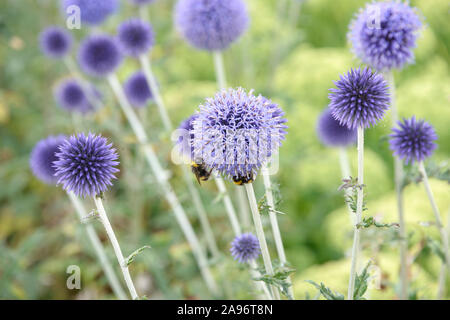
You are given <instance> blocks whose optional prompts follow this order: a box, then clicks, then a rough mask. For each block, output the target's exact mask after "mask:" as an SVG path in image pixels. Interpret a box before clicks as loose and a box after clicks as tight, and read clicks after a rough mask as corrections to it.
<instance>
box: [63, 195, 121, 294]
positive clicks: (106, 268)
mask: <svg viewBox="0 0 450 320" xmlns="http://www.w3.org/2000/svg"><path fill="white" fill-rule="evenodd" d="M67 195H68V197H69V199H70V201H71V202H72V205H73V206H74V208H75V211H76V212H77V214H78V218H79V219H80V221H81V223H83V221H82V220H83V218H84V217H86V215H87V213H86V209H85V208H84V206H83V203H82V202H81V201H80V199H78V197H77V196H76V195H75V194H73V193H72V192H67ZM84 227H85V229H86V233H87V235H88V238H89V241H90V242H91V244H92V247H93V248H94V251H95V254H96V255H97V258H98V260H99V261H100V265H101V266H102V269H103V272H105V275H106V278H107V279H108V282H109V284H110V285H111V289H112V290H113V292H114V294H115V295H116V296H117V297H118V298H119V299H120V300H127V299H128V298H127V295H126V294H125V292H124V291H123V289H122V286H121V284H120V282H119V279H118V278H117V276H116V273H115V272H114V269H113V268H112V266H111V264H110V263H109V260H108V256H107V255H106V252H105V248H104V247H103V245H102V243H101V242H100V239H99V238H98V236H97V232H96V231H95V229H94V227H93V226H92V225H91V224H87V225H85V226H84Z"/></svg>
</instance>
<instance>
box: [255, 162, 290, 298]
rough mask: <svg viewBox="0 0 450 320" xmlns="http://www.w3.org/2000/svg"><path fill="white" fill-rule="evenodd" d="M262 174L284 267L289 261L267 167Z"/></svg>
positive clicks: (276, 241) (271, 223)
mask: <svg viewBox="0 0 450 320" xmlns="http://www.w3.org/2000/svg"><path fill="white" fill-rule="evenodd" d="M261 173H262V176H263V180H264V188H265V190H266V199H267V204H268V205H269V220H270V225H271V226H272V233H273V237H274V239H275V246H276V248H277V253H278V258H279V259H280V263H281V265H283V266H284V265H286V262H287V259H286V254H285V252H284V246H283V240H282V238H281V233H280V227H279V226H278V219H277V215H276V213H275V203H274V201H273V193H272V185H271V181H270V175H269V170H268V168H267V166H264V167H263V168H262V172H261ZM287 281H288V283H289V284H290V286H289V294H290V295H291V297H292V298H293V299H294V291H293V289H292V281H291V277H288V278H287Z"/></svg>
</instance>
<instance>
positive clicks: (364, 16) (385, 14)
mask: <svg viewBox="0 0 450 320" xmlns="http://www.w3.org/2000/svg"><path fill="white" fill-rule="evenodd" d="M421 26H422V22H421V19H420V17H419V15H418V14H417V12H416V9H415V8H411V7H410V6H409V5H408V3H405V2H399V1H391V2H374V3H370V4H367V6H366V7H365V8H364V9H361V10H360V12H359V13H358V15H357V16H356V18H355V19H354V20H353V21H352V23H351V24H350V31H349V33H348V38H349V40H350V42H351V44H352V46H353V51H354V53H355V54H356V55H357V56H358V57H359V58H360V59H361V60H362V61H363V62H364V63H366V64H369V65H371V66H372V67H374V68H375V69H377V70H379V71H385V70H390V69H393V68H402V67H403V66H404V65H405V64H408V63H412V62H413V61H414V53H413V49H414V48H415V47H416V39H417V37H418V33H419V32H418V31H419V29H420V28H421Z"/></svg>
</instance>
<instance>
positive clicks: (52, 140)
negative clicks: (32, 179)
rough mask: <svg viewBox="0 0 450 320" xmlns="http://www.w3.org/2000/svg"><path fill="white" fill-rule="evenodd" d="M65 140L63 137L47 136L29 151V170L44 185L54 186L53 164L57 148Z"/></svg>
mask: <svg viewBox="0 0 450 320" xmlns="http://www.w3.org/2000/svg"><path fill="white" fill-rule="evenodd" d="M65 140H66V137H65V136H63V135H59V136H49V137H47V138H45V139H42V140H41V141H39V142H38V143H37V144H36V145H35V146H34V148H33V151H31V155H30V168H31V171H32V172H33V174H34V175H35V176H36V177H37V178H38V179H39V180H41V181H42V182H44V183H46V184H56V182H57V178H56V177H55V173H56V170H55V168H54V167H53V162H54V161H56V159H57V158H56V153H57V152H58V147H59V146H60V145H61V144H62V143H63V142H64V141H65Z"/></svg>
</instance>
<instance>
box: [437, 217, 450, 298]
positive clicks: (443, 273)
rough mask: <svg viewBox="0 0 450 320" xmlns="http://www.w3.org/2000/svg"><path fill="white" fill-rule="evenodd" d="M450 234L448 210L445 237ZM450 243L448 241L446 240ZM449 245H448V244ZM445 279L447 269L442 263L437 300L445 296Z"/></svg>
mask: <svg viewBox="0 0 450 320" xmlns="http://www.w3.org/2000/svg"><path fill="white" fill-rule="evenodd" d="M449 234H450V209H448V213H447V236H448V235H449ZM447 240H448V241H450V239H447ZM449 245H450V244H449ZM446 279H447V267H446V264H445V262H442V265H441V271H440V272H439V287H438V299H439V300H442V299H444V296H445V284H446Z"/></svg>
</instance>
